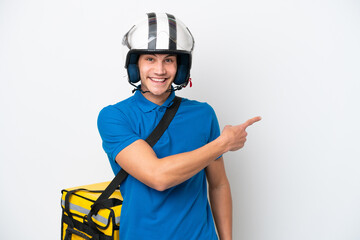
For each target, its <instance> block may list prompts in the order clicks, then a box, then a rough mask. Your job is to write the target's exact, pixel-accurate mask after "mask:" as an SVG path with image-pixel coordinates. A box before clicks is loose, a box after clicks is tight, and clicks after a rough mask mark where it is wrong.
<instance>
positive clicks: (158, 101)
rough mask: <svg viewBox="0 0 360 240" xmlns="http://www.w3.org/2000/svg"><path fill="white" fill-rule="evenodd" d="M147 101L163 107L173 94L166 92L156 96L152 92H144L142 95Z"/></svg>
mask: <svg viewBox="0 0 360 240" xmlns="http://www.w3.org/2000/svg"><path fill="white" fill-rule="evenodd" d="M141 94H142V95H143V96H144V97H145V98H146V99H147V100H149V101H150V102H153V103H155V104H157V105H159V106H161V105H163V104H164V102H165V101H166V99H168V97H169V96H170V94H171V91H169V92H166V93H164V94H162V95H154V94H152V93H151V92H142V93H141Z"/></svg>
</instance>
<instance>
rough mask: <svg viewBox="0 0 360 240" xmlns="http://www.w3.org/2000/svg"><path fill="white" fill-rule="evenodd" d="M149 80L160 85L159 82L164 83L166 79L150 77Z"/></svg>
mask: <svg viewBox="0 0 360 240" xmlns="http://www.w3.org/2000/svg"><path fill="white" fill-rule="evenodd" d="M150 80H151V81H154V82H159V83H161V82H165V81H166V80H167V78H151V77H150Z"/></svg>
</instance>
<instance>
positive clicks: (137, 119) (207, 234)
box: [98, 91, 220, 240]
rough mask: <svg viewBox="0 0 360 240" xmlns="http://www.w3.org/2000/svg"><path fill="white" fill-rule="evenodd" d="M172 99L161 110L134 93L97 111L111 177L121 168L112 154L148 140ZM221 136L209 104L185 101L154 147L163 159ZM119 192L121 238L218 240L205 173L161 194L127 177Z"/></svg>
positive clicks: (172, 94)
mask: <svg viewBox="0 0 360 240" xmlns="http://www.w3.org/2000/svg"><path fill="white" fill-rule="evenodd" d="M145 94H146V93H145ZM174 97H175V94H174V92H172V93H171V95H170V96H169V98H168V99H167V100H166V102H165V103H164V104H163V105H161V106H159V105H156V104H154V103H152V102H150V101H148V100H147V99H146V98H145V97H144V96H143V95H142V93H141V92H139V91H137V92H136V93H135V94H134V95H133V96H132V97H130V98H128V99H126V100H124V101H121V102H119V103H117V104H114V105H110V106H107V107H105V108H103V109H102V110H101V112H100V114H99V117H98V129H99V132H100V135H101V138H102V140H103V148H104V150H105V152H106V154H107V155H108V158H109V160H110V164H111V167H112V169H113V171H114V173H115V174H117V173H118V172H119V171H120V169H121V167H120V166H119V165H118V164H117V163H116V162H115V157H116V155H117V154H118V153H119V152H120V151H121V150H122V149H124V148H125V147H127V146H129V145H130V144H132V143H133V142H135V141H136V140H138V139H146V138H147V137H148V136H149V135H150V133H151V132H152V131H153V129H154V128H155V127H156V125H157V124H158V123H159V121H160V119H161V118H162V116H163V115H164V113H165V111H166V109H167V108H168V107H169V106H171V104H172V100H173V99H174ZM219 135H220V129H219V124H218V121H217V118H216V115H215V112H214V110H213V109H212V108H211V107H210V105H208V104H207V103H201V102H197V101H192V100H188V99H183V100H182V102H181V105H180V107H179V110H178V112H177V113H176V115H175V117H174V119H173V120H172V122H171V123H170V125H169V127H168V128H167V130H166V131H165V133H164V134H163V136H162V137H161V138H160V139H159V141H158V142H157V143H156V144H155V146H154V147H153V149H154V151H155V153H156V155H157V157H159V158H163V157H166V156H170V155H174V154H178V153H183V152H188V151H192V150H195V149H197V148H200V147H202V146H203V145H205V144H207V143H209V142H211V141H212V140H214V139H216V138H217V137H218V136H219ZM120 190H121V193H122V195H123V197H124V202H123V206H122V210H121V217H120V239H121V240H129V239H133V240H141V239H144V240H145V239H146V240H152V239H154V240H155V239H156V240H161V239H164V240H169V239H171V240H176V239H181V240H183V239H187V240H191V239H193V240H213V239H218V238H217V235H216V233H215V227H214V222H213V217H212V213H211V210H210V206H209V202H208V199H207V182H206V175H205V171H204V170H202V171H200V172H199V173H198V174H196V175H195V176H193V177H192V178H190V179H188V180H187V181H185V182H183V183H181V184H179V185H177V186H174V187H172V188H169V189H167V190H165V191H161V192H160V191H157V190H155V189H152V188H150V187H148V186H147V185H145V184H143V183H141V182H140V181H138V180H137V179H135V178H133V177H132V176H130V175H129V176H128V177H127V179H126V180H125V181H124V182H123V183H122V184H121V186H120Z"/></svg>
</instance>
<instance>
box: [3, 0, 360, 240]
mask: <svg viewBox="0 0 360 240" xmlns="http://www.w3.org/2000/svg"><path fill="white" fill-rule="evenodd" d="M151 11H158V12H169V13H172V14H174V15H175V16H177V17H179V18H180V19H181V20H182V21H183V22H184V23H185V24H186V25H187V26H188V27H189V28H190V30H191V31H192V33H193V35H194V37H195V41H196V46H195V48H196V50H195V53H194V61H193V69H192V79H193V87H192V88H189V87H188V88H186V89H184V90H182V91H181V92H179V93H178V94H179V95H180V96H183V97H187V98H191V99H197V100H200V101H207V102H209V103H210V104H211V105H212V106H213V108H214V109H215V111H216V112H217V115H218V118H219V122H220V125H221V127H223V126H224V125H226V124H239V123H242V122H244V121H245V120H247V119H248V118H250V117H253V116H257V115H261V116H262V117H263V120H262V121H261V122H259V123H258V124H256V125H253V126H251V127H250V128H249V131H248V133H249V137H248V142H247V144H246V146H245V148H244V149H242V150H240V151H238V152H232V153H227V154H225V156H224V157H225V161H226V168H227V173H228V177H229V180H230V183H231V186H232V194H233V204H234V239H243V240H304V239H306V240H357V239H360V227H359V225H360V163H359V161H360V150H359V149H360V148H359V146H358V145H359V142H360V141H359V135H360V127H359V121H360V114H359V103H360V96H359V90H360V83H359V82H360V81H359V80H360V70H359V69H360V57H359V56H360V3H359V1H356V0H328V1H325V0H311V1H310V0H302V1H300V0H298V1H286V0H273V1H266V0H255V1H244V0H240V1H229V0H224V1H210V0H207V1H203V2H201V1H193V0H191V1H190V0H182V1H168V0H162V1H146V0H142V1H140V0H133V1H120V0H118V1H110V0H109V1H94V0H86V1H85V0H84V1H80V0H71V1H70V0H61V1H60V0H59V1H54V0H51V1H49V0H42V1H41V0H32V1H21V0H0V109H1V112H0V114H1V115H0V116H1V117H0V161H1V166H0V180H1V182H0V191H1V198H0V213H1V217H0V221H1V222H0V239H60V217H61V208H60V191H61V189H63V188H67V187H73V186H78V185H84V184H90V183H95V182H101V181H107V180H110V179H112V177H113V173H112V171H111V169H110V165H109V163H108V160H107V157H106V155H105V153H104V152H103V150H102V148H101V140H100V137H99V135H98V132H97V126H96V120H97V115H98V112H99V111H100V109H101V108H102V107H104V106H106V105H109V104H113V103H115V102H118V101H120V100H122V99H124V98H127V97H128V96H130V95H131V89H132V88H131V86H130V85H129V84H128V83H127V80H126V78H124V75H123V69H122V66H123V63H122V54H121V39H122V36H123V34H124V33H125V32H126V31H127V30H128V29H129V27H130V26H131V24H132V23H133V22H134V21H135V20H137V19H138V18H139V17H140V16H142V14H144V13H146V12H151ZM189 124H191V123H189Z"/></svg>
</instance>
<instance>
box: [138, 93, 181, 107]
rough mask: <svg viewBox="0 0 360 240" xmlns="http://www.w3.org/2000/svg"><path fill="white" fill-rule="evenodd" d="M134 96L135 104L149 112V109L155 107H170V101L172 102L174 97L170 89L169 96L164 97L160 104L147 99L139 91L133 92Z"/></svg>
mask: <svg viewBox="0 0 360 240" xmlns="http://www.w3.org/2000/svg"><path fill="white" fill-rule="evenodd" d="M145 94H146V93H145ZM134 98H135V102H136V103H137V105H138V106H139V108H140V109H141V110H142V111H143V112H150V111H152V110H155V109H157V108H161V107H165V108H168V107H170V106H171V105H172V103H173V100H174V98H175V92H174V91H172V92H171V93H170V95H169V97H168V98H167V99H166V101H165V102H164V103H163V105H161V106H159V105H157V104H155V103H153V102H151V101H149V100H147V99H146V98H145V97H144V95H143V94H142V93H141V92H140V91H136V92H135V94H134Z"/></svg>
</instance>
